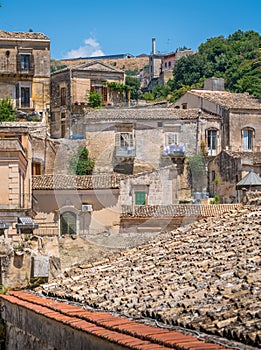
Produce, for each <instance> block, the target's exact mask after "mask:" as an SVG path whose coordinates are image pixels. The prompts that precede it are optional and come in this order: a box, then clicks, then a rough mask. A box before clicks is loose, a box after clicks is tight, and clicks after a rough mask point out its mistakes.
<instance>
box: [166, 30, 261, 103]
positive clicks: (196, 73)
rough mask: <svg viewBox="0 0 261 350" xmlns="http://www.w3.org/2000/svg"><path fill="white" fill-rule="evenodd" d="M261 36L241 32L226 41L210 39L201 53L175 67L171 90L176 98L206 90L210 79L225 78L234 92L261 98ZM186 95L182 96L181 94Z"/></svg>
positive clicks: (220, 38) (178, 63) (222, 38)
mask: <svg viewBox="0 0 261 350" xmlns="http://www.w3.org/2000/svg"><path fill="white" fill-rule="evenodd" d="M260 48H261V36H260V35H259V33H257V32H254V31H252V30H250V31H247V32H243V31H241V30H238V31H237V32H235V33H234V34H231V35H229V36H228V38H224V37H223V36H219V37H215V38H211V39H208V40H207V41H206V42H205V43H202V44H201V45H200V46H199V48H198V52H197V53H196V54H194V55H191V56H186V57H183V58H181V59H180V60H179V61H178V62H177V63H176V65H175V68H174V71H173V80H171V81H169V83H168V87H169V88H170V93H171V94H173V96H174V98H175V97H179V95H181V94H182V93H184V91H186V90H188V89H190V88H191V87H195V86H197V87H202V86H203V82H204V80H205V79H206V78H209V77H213V76H215V77H223V78H224V80H225V88H226V89H227V90H229V91H231V92H248V93H250V94H251V95H254V96H256V97H261V50H260ZM180 92H182V93H180Z"/></svg>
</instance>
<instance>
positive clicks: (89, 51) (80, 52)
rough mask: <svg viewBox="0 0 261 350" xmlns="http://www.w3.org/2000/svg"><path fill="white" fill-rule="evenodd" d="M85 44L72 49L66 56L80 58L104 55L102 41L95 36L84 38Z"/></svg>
mask: <svg viewBox="0 0 261 350" xmlns="http://www.w3.org/2000/svg"><path fill="white" fill-rule="evenodd" d="M84 44H85V45H83V46H80V47H79V48H78V49H76V50H71V51H69V52H68V53H67V54H66V58H78V57H94V56H104V52H103V51H102V50H101V47H100V43H98V42H97V41H96V40H95V39H93V38H88V39H85V40H84Z"/></svg>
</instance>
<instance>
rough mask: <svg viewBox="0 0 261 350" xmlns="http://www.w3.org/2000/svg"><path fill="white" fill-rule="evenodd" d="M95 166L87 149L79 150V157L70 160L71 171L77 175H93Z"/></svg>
mask: <svg viewBox="0 0 261 350" xmlns="http://www.w3.org/2000/svg"><path fill="white" fill-rule="evenodd" d="M94 166H95V163H94V161H93V160H92V159H90V158H89V151H88V150H87V148H86V147H82V148H79V150H78V152H77V155H76V156H74V157H73V158H72V159H71V160H70V171H71V173H73V174H75V175H91V174H92V170H93V168H94Z"/></svg>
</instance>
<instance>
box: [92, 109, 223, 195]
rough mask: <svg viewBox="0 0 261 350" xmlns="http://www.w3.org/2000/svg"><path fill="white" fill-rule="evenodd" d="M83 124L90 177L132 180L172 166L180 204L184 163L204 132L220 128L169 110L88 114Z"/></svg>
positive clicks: (193, 113) (212, 119)
mask: <svg viewBox="0 0 261 350" xmlns="http://www.w3.org/2000/svg"><path fill="white" fill-rule="evenodd" d="M85 124H86V146H87V149H88V150H89V154H90V157H91V158H92V159H94V161H95V169H94V172H95V173H99V172H107V173H111V172H118V173H124V174H137V173H139V172H144V171H152V170H155V169H159V168H162V167H164V166H168V165H173V164H175V166H176V168H177V174H178V175H177V176H178V177H179V183H180V187H179V189H180V191H181V192H182V193H183V195H182V196H181V198H180V200H183V199H185V198H184V197H187V196H188V193H191V188H190V185H189V183H188V180H187V177H188V169H187V165H186V163H187V162H186V158H187V157H188V156H191V155H193V154H195V153H198V152H199V150H200V149H201V146H202V145H201V139H202V138H203V137H205V135H206V134H207V130H209V129H215V130H220V128H221V122H220V118H219V117H216V116H212V115H209V114H206V113H203V112H200V110H199V109H190V110H178V109H174V108H129V109H109V110H108V109H107V110H104V109H100V110H93V111H88V113H86V115H85ZM185 193H186V195H185ZM189 197H190V195H189Z"/></svg>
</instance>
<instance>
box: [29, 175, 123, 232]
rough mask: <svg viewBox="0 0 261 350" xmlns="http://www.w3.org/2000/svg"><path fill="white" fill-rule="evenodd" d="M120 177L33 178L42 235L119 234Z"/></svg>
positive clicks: (48, 176)
mask: <svg viewBox="0 0 261 350" xmlns="http://www.w3.org/2000/svg"><path fill="white" fill-rule="evenodd" d="M119 180H120V176H119V175H107V174H101V175H93V176H88V175H86V176H74V175H62V174H60V175H59V174H58V175H57V174H53V175H42V176H34V177H33V193H34V210H35V211H36V212H37V215H36V217H35V222H37V223H38V224H39V229H38V230H36V233H37V234H39V235H47V234H52V235H59V236H63V235H72V236H74V235H76V234H77V235H80V236H83V237H84V236H85V235H87V234H93V233H95V234H98V233H101V232H107V233H118V232H119V225H120V203H119Z"/></svg>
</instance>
